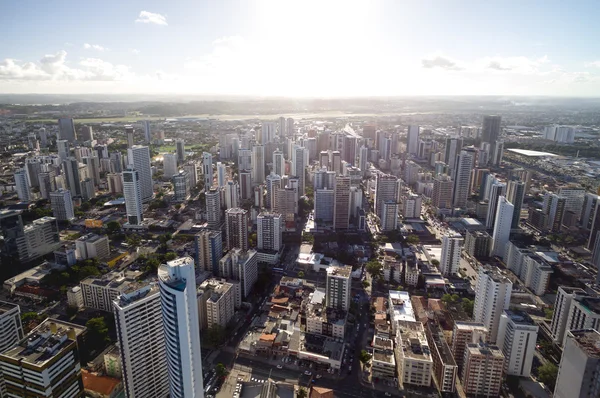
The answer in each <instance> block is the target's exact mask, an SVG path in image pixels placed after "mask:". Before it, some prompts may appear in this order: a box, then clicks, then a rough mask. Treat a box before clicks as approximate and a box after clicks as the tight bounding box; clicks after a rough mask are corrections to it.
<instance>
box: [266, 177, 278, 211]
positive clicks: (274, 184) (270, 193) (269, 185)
mask: <svg viewBox="0 0 600 398" xmlns="http://www.w3.org/2000/svg"><path fill="white" fill-rule="evenodd" d="M265 185H266V189H267V194H266V196H265V207H266V208H267V209H272V208H273V206H274V204H275V191H276V190H278V189H280V188H281V176H280V175H279V174H274V173H271V174H269V175H268V176H267V181H266V184H265Z"/></svg>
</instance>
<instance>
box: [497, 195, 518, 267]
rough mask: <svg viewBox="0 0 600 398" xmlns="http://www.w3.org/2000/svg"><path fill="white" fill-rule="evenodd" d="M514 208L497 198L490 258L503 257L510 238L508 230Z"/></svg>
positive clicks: (504, 200)
mask: <svg viewBox="0 0 600 398" xmlns="http://www.w3.org/2000/svg"><path fill="white" fill-rule="evenodd" d="M514 209H515V207H514V206H513V205H512V203H510V202H509V201H508V200H506V198H505V197H504V196H500V197H499V198H498V205H497V208H496V218H495V220H494V232H493V234H492V250H491V255H492V256H500V257H502V256H504V250H505V249H506V245H507V243H508V240H509V238H510V229H511V225H512V217H513V212H514Z"/></svg>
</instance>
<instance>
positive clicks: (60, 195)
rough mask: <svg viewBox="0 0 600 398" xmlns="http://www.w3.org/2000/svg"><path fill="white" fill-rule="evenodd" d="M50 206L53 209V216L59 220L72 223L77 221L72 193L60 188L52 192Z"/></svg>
mask: <svg viewBox="0 0 600 398" xmlns="http://www.w3.org/2000/svg"><path fill="white" fill-rule="evenodd" d="M50 206H51V207H52V214H53V215H54V217H55V218H56V219H57V220H59V221H70V220H74V219H75V210H74V209H73V199H72V198H71V191H69V190H67V189H62V188H60V189H57V190H56V191H54V192H50Z"/></svg>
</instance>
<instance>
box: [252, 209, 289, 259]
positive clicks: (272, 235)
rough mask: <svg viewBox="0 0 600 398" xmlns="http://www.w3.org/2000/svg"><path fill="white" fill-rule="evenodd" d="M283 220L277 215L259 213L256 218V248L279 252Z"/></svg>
mask: <svg viewBox="0 0 600 398" xmlns="http://www.w3.org/2000/svg"><path fill="white" fill-rule="evenodd" d="M282 228H283V218H282V217H281V214H279V213H265V212H261V213H259V215H258V216H257V217H256V234H257V248H258V249H259V250H274V251H279V249H281V246H282V241H281V237H282V232H283V230H282Z"/></svg>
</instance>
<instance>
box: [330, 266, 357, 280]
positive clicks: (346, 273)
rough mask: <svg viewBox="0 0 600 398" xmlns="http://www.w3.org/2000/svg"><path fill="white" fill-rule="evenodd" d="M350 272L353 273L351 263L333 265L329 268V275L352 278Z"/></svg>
mask: <svg viewBox="0 0 600 398" xmlns="http://www.w3.org/2000/svg"><path fill="white" fill-rule="evenodd" d="M350 274H352V267H351V266H349V265H347V266H342V267H339V266H331V267H328V268H327V275H331V276H341V277H344V278H350Z"/></svg>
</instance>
